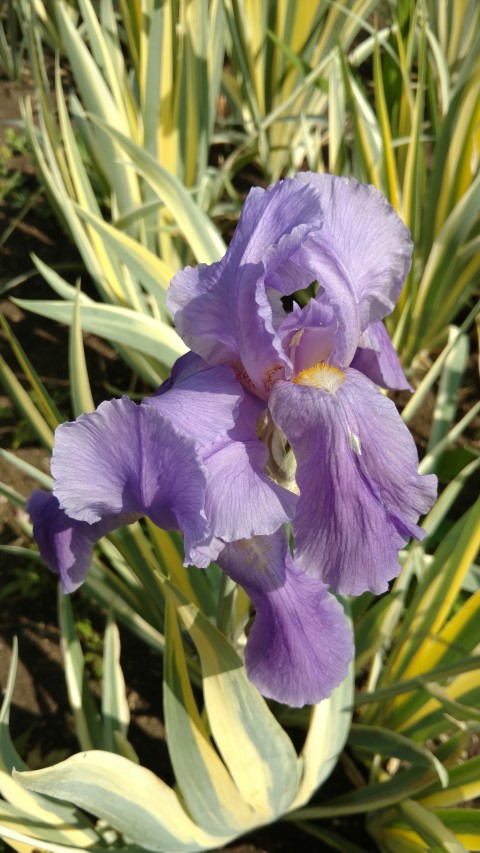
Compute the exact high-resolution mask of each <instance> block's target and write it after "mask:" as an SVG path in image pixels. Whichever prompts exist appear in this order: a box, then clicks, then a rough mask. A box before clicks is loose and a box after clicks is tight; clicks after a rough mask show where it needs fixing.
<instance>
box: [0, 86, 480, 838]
mask: <svg viewBox="0 0 480 853" xmlns="http://www.w3.org/2000/svg"><path fill="white" fill-rule="evenodd" d="M21 91H22V90H21V88H20V89H19V87H18V86H14V84H11V83H5V82H4V81H3V82H2V81H0V121H4V120H5V119H7V120H9V121H12V120H15V119H16V118H18V107H17V104H18V95H19V93H21ZM0 127H1V125H0ZM0 145H1V137H0ZM11 170H12V172H14V171H15V172H19V173H20V175H21V179H20V181H19V187H21V190H22V192H21V193H20V202H18V198H19V197H18V195H17V201H15V200H13V201H12V200H11V199H9V198H7V199H3V201H1V197H0V264H1V271H0V311H2V312H3V313H4V315H5V316H6V318H7V320H8V321H9V323H10V325H11V326H12V328H13V330H14V332H15V334H16V336H17V337H18V339H19V340H20V342H21V344H22V347H23V348H24V349H25V351H26V353H27V354H28V355H29V357H30V358H31V360H32V361H33V363H34V366H35V369H36V370H37V372H38V373H39V375H40V378H41V379H42V381H43V382H44V383H45V385H46V386H47V387H48V389H49V391H50V393H51V394H52V395H53V396H54V397H55V399H56V400H57V401H58V404H59V406H60V407H61V408H62V409H63V410H64V411H66V408H65V407H66V406H67V405H68V404H67V401H68V397H69V394H68V388H69V380H68V335H67V332H66V330H65V329H64V328H62V327H60V326H59V325H58V324H56V323H54V322H51V321H48V320H44V319H40V318H37V317H35V316H34V315H29V314H27V313H26V312H25V311H23V310H22V309H20V308H19V307H18V306H16V305H14V303H12V302H11V301H9V296H12V295H13V296H19V297H20V296H21V297H23V298H30V297H35V298H42V297H46V298H51V291H50V290H49V288H48V286H47V285H46V283H45V282H44V281H43V280H42V279H41V277H40V276H39V275H35V276H31V277H27V278H19V276H21V274H23V273H25V272H27V271H28V270H29V268H30V267H31V264H30V261H29V255H30V253H32V252H34V253H35V254H36V255H38V256H39V257H40V258H41V259H42V260H43V261H45V262H46V263H47V264H49V265H58V264H66V265H69V266H70V267H71V268H75V266H77V265H78V267H79V268H80V264H79V258H78V255H77V251H76V249H75V247H74V246H73V245H72V244H71V242H70V241H69V239H68V238H67V236H66V235H65V234H63V233H62V231H61V230H60V228H59V226H58V224H57V222H56V221H55V220H54V219H53V218H52V217H51V216H48V215H46V214H47V209H46V206H45V204H44V203H43V197H42V194H41V192H40V190H39V187H38V184H37V181H36V177H35V173H34V170H33V169H32V168H31V166H30V164H29V163H28V161H27V160H25V158H22V156H19V157H18V158H15V159H14V160H12V163H11ZM33 194H35V196H36V198H37V200H36V203H35V205H34V206H32V207H31V208H30V209H27V210H26V211H23V210H22V209H21V208H20V209H19V204H21V202H22V199H23V201H26V200H27V199H28V197H30V196H32V195H33ZM24 207H25V205H24ZM2 235H3V238H5V235H7V237H6V239H3V238H2ZM12 279H16V281H15V286H14V287H11V286H10V284H9V283H11V281H12ZM86 286H87V287H88V282H87V283H86ZM85 349H86V356H87V362H88V367H89V375H90V377H92V378H93V379H94V385H93V388H92V391H93V395H94V399H95V402H96V403H97V404H98V403H99V402H100V401H101V400H102V399H104V398H106V397H108V396H112V391H111V389H112V387H114V388H118V387H121V388H126V387H130V388H131V387H132V382H133V381H134V380H133V378H132V376H131V374H130V373H129V372H128V370H126V368H125V366H124V365H123V363H122V362H121V361H120V359H119V358H118V357H117V355H116V353H115V351H114V350H113V349H112V348H111V347H109V346H108V344H106V343H105V342H104V341H101V340H99V339H98V338H95V336H92V335H86V336H85ZM0 353H1V354H2V355H3V357H4V358H5V359H6V361H7V362H8V363H9V365H10V366H11V368H12V370H14V372H15V374H16V375H17V377H18V378H20V380H21V381H24V380H25V377H24V376H22V373H21V371H20V369H19V367H18V364H17V363H16V362H15V359H14V358H13V356H12V354H11V351H10V348H9V345H8V343H7V341H6V338H5V335H4V334H3V333H0ZM474 358H475V357H472V366H471V369H472V373H471V376H470V381H471V387H470V388H469V390H468V392H464V399H463V400H462V408H464V409H465V410H466V409H467V408H469V407H470V405H471V399H472V398H475V399H476V398H477V397H478V385H477V387H475V383H478V369H477V371H476V372H475V360H474ZM139 390H140V389H139ZM432 405H433V395H432V399H431V400H430V405H429V406H428V405H427V407H425V408H424V409H423V411H422V413H421V414H420V415H418V417H417V418H416V420H415V422H414V425H413V427H414V431H415V435H416V438H417V440H418V444H419V449H420V453H422V452H424V450H425V445H426V439H427V436H428V431H429V426H430V423H431V414H432ZM478 432H479V424H478V423H476V424H475V425H474V427H472V433H471V435H472V437H476V436H478ZM0 446H1V447H2V448H5V449H11V450H13V452H15V453H16V454H17V455H18V456H19V457H20V458H21V459H24V460H25V461H27V462H29V463H31V464H33V465H35V466H36V467H38V468H40V469H41V470H43V471H45V472H47V471H48V470H49V454H48V452H47V451H45V450H44V449H42V448H40V447H39V446H38V443H37V441H36V440H35V437H34V436H33V435H29V434H28V432H26V430H25V425H24V423H23V421H22V419H21V418H20V417H19V416H18V414H16V413H15V411H14V410H13V408H12V406H11V403H10V401H9V399H8V397H7V396H6V395H5V394H4V393H3V392H2V389H1V387H0ZM0 481H2V482H4V483H6V484H7V485H9V486H11V487H12V488H14V489H15V490H17V491H18V492H19V493H20V494H22V495H23V496H25V497H26V496H27V495H28V494H29V492H30V490H31V489H32V487H35V483H33V482H32V481H30V480H29V478H28V477H26V476H25V475H23V474H21V473H20V472H19V471H18V470H17V469H15V468H12V467H11V466H9V465H7V464H6V463H5V462H3V461H2V460H0ZM22 518H23V514H22V512H21V511H20V510H14V509H13V508H12V506H11V505H10V504H9V503H8V502H7V500H6V499H5V498H2V497H1V496H0V544H10V545H11V544H18V545H23V546H25V544H26V541H27V540H26V539H25V536H24V534H23V531H22ZM2 590H3V596H2ZM75 608H76V612H77V614H79V615H84V616H86V617H87V618H88V619H90V621H91V623H92V626H93V630H94V632H95V631H96V632H98V634H99V635H101V633H102V630H103V624H104V614H101V613H98V612H95V611H92V607H91V605H89V604H88V602H87V601H86V599H85V598H84V597H83V596H82V593H81V592H79V593H78V594H77V595H76V596H75ZM14 636H17V637H18V641H19V653H20V661H19V667H18V673H17V680H16V686H15V692H14V700H13V705H12V709H11V715H10V718H11V731H12V735H13V738H14V741H15V743H16V746H17V749H18V750H19V752H20V753H21V754H22V756H23V757H24V758H25V760H26V761H27V763H28V764H29V766H30V767H31V768H32V769H34V768H37V767H42V766H47V765H49V764H52V763H54V762H56V761H59V760H61V759H63V758H65V757H67V756H68V755H69V754H71V753H72V752H74V751H77V750H78V748H79V747H78V744H77V741H76V738H75V733H74V725H73V718H72V714H71V711H70V708H69V704H68V698H67V693H66V688H65V682H64V677H63V668H62V657H61V651H60V646H59V630H58V625H57V615H56V580H55V578H54V577H53V576H51V575H50V574H49V572H48V571H47V570H46V569H44V568H43V567H42V566H40V565H39V564H38V563H34V562H32V561H30V560H26V559H24V558H20V557H15V558H12V557H11V556H8V557H7V555H6V554H5V553H2V552H1V551H0V686H3V685H4V684H5V681H6V677H7V672H8V666H9V661H10V653H11V644H12V639H13V637H14ZM121 639H122V667H123V670H124V674H125V679H126V683H127V692H128V702H129V706H130V711H131V726H130V732H129V737H130V739H131V742H132V745H133V746H134V748H135V750H136V751H137V753H138V755H139V757H140V760H141V761H142V763H144V764H145V765H146V766H148V767H150V768H151V769H152V770H153V771H154V772H156V773H157V774H158V775H160V776H161V777H162V778H163V779H164V780H165V781H166V782H168V783H171V782H172V781H173V774H172V770H171V766H170V762H169V758H168V751H167V748H166V744H165V738H164V728H163V723H162V717H161V676H162V667H161V660H160V659H159V657H158V656H156V655H155V654H153V653H152V652H151V651H150V650H148V649H146V647H145V646H144V645H143V644H142V643H141V642H140V641H138V640H136V639H135V638H134V637H133V636H131V635H130V634H129V633H128V632H127V631H123V630H122V631H121ZM91 678H92V684H93V685H94V688H95V685H96V684H97V681H96V673H95V655H93V657H92V664H91ZM338 785H340V786H341V787H343V789H344V790H345V780H344V777H343V771H342V769H341V767H338V768H337V770H336V771H335V774H334V775H333V776H332V778H331V780H330V781H329V783H328V784H327V790H326V791H324V794H325V793H329V794H331V792H332V789H333V790H335V788H336V787H337V786H338ZM335 830H336V831H337V832H344V833H345V834H346V836H349V837H350V838H354V839H355V841H356V842H357V843H358V844H361V845H362V844H363V846H364V849H365V850H372V851H373V850H374V849H375V845H374V843H373V841H372V840H371V839H370V838H369V837H368V836H367V835H366V832H365V829H364V826H363V819H362V817H361V816H360V817H359V818H358V819H355V820H353V821H350V823H349V824H346V823H345V824H344V825H342V824H340V825H339V826H336V827H335ZM226 849H228V850H230V851H231V853H289V851H296V850H299V849H301V850H303V851H306V853H315V852H316V851H319V853H321V851H322V850H329V849H330V848H329V847H327V846H325V845H324V844H323V842H320V841H319V840H318V839H314V838H312V837H311V836H308V835H306V834H304V833H302V832H301V831H300V830H299V829H297V828H296V827H294V826H292V825H289V824H287V823H281V824H277V825H275V826H271V827H267V828H265V829H264V830H261V831H259V832H256V833H254V834H252V835H251V836H249V837H247V838H245V839H243V840H241V841H240V842H236V843H234V844H232V845H229V846H228V848H226Z"/></svg>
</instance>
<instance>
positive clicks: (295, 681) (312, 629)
mask: <svg viewBox="0 0 480 853" xmlns="http://www.w3.org/2000/svg"><path fill="white" fill-rule="evenodd" d="M218 563H219V565H220V566H221V567H222V568H223V569H224V571H225V572H226V573H227V574H228V575H229V576H230V577H231V578H232V579H233V580H234V581H236V582H237V583H239V584H240V585H241V586H243V588H244V589H245V590H246V592H247V593H248V595H249V596H250V598H251V600H252V602H253V604H254V606H255V611H256V616H255V621H254V624H253V627H252V629H251V632H250V635H249V637H248V642H247V647H246V650H245V664H246V668H247V673H248V676H249V678H250V680H251V681H252V682H253V683H254V684H255V685H256V687H257V688H258V689H259V691H260V692H261V693H263V695H264V696H267V697H269V698H271V699H276V700H277V702H284V703H285V704H287V705H290V706H292V707H301V706H302V705H306V704H314V703H316V702H319V701H320V700H321V699H324V698H325V697H327V696H329V695H330V693H331V692H332V690H333V689H334V687H336V686H337V684H340V682H341V681H343V679H344V678H345V676H346V675H347V671H348V664H349V662H350V661H351V659H352V657H353V651H354V650H353V638H352V632H351V630H350V626H349V624H348V622H347V619H346V617H345V614H344V612H343V608H342V607H341V605H340V604H339V602H338V601H337V600H336V599H335V597H334V596H333V595H331V593H329V592H328V589H327V586H326V585H325V584H323V583H321V582H320V581H318V580H317V579H316V578H312V577H308V576H307V575H305V574H304V573H302V572H301V571H300V570H299V569H298V567H297V566H296V564H295V562H294V561H293V560H292V558H291V556H290V552H289V548H288V542H287V538H286V535H285V532H284V531H283V530H282V531H279V532H278V533H276V534H275V535H274V536H268V537H265V536H257V537H256V538H254V539H251V540H244V541H243V542H236V543H234V544H232V545H228V546H227V547H226V548H225V550H224V551H223V552H222V553H221V555H220V557H219V558H218Z"/></svg>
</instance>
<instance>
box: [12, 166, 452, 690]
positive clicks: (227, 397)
mask: <svg viewBox="0 0 480 853" xmlns="http://www.w3.org/2000/svg"><path fill="white" fill-rule="evenodd" d="M410 256H411V241H410V237H409V233H408V231H407V229H406V228H405V227H404V226H403V225H402V223H401V221H400V219H399V218H398V217H397V215H396V214H395V212H394V211H393V209H392V208H391V207H390V206H389V205H388V203H387V202H386V200H385V199H384V198H383V197H382V196H381V195H380V194H379V193H378V192H376V191H375V190H374V189H373V188H372V187H366V186H363V185H361V184H359V183H357V182H356V181H346V180H344V179H339V178H334V177H331V176H328V175H325V176H319V175H313V174H309V173H303V174H300V175H298V176H297V177H296V178H294V179H290V180H285V181H283V182H280V183H278V184H275V185H274V186H273V187H271V188H270V189H269V190H267V191H264V190H260V189H255V190H252V191H251V193H250V194H249V196H248V198H247V200H246V202H245V206H244V209H243V212H242V216H241V218H240V221H239V224H238V227H237V229H236V232H235V234H234V237H233V239H232V242H231V244H230V247H229V249H228V251H227V253H226V254H225V256H224V258H223V259H222V260H221V261H220V262H219V263H216V264H212V265H210V266H199V267H197V268H195V269H193V268H187V269H185V270H183V271H182V272H180V273H178V274H177V276H175V278H174V279H173V281H172V284H171V288H170V291H169V304H170V308H171V310H172V314H173V316H174V321H175V324H176V327H177V330H178V332H179V334H180V335H181V336H182V337H183V339H184V340H185V342H186V343H187V344H188V346H189V347H190V348H191V352H190V353H188V354H187V355H186V356H183V357H182V358H181V359H179V360H178V362H177V363H176V365H175V366H174V368H173V371H172V376H171V378H170V379H169V380H168V381H167V382H165V383H164V384H163V385H162V386H161V387H160V388H159V389H158V391H157V392H156V394H154V395H153V396H151V397H148V398H146V399H145V400H143V401H142V403H141V404H140V405H136V404H135V403H133V402H132V401H131V400H129V399H128V398H123V399H121V400H111V401H109V402H105V403H102V404H101V405H100V406H99V408H98V409H97V411H95V412H93V413H90V414H85V415H81V416H80V418H78V419H77V420H76V421H75V422H73V423H68V424H64V425H62V426H60V427H59V428H58V429H57V432H56V439H55V448H54V453H53V459H52V472H53V475H54V490H53V495H48V494H46V493H43V492H34V493H33V495H32V496H31V498H30V500H29V504H28V508H29V511H30V514H31V518H32V522H33V528H34V535H35V538H36V539H37V542H38V544H39V547H40V550H41V553H42V555H43V557H44V559H45V560H46V562H47V564H48V565H49V566H50V568H51V569H52V570H53V571H55V572H57V573H58V574H59V576H60V580H61V583H62V588H63V590H64V592H72V591H73V590H74V589H76V588H77V587H78V586H79V585H80V584H81V583H82V582H83V580H84V579H85V577H86V574H87V572H88V568H89V564H90V561H91V553H92V547H93V545H94V543H95V542H96V541H97V540H98V539H99V538H100V537H101V536H103V535H105V534H106V533H109V532H111V531H112V530H113V529H115V528H116V527H119V526H121V525H123V524H127V523H129V522H130V521H132V520H134V519H136V518H139V517H140V516H142V515H147V516H149V517H150V518H151V519H152V520H153V521H154V522H155V523H156V524H158V525H159V526H161V527H163V528H165V529H167V530H169V529H173V528H177V527H179V528H180V529H181V530H182V532H183V535H184V542H185V563H186V564H189V563H193V564H194V565H196V566H199V567H205V566H207V565H208V564H209V563H210V562H211V561H212V560H216V561H217V562H218V564H219V565H220V566H221V568H222V569H223V570H224V571H225V572H226V573H227V574H228V575H229V576H230V577H231V578H232V579H233V580H235V581H236V582H238V583H240V584H241V585H242V586H243V587H244V588H245V590H246V591H247V593H248V594H249V596H250V598H251V600H252V602H253V604H254V606H255V610H256V618H255V622H254V624H253V628H252V630H251V632H250V635H249V638H248V642H247V647H246V652H245V662H246V666H247V672H248V673H249V676H250V678H251V679H252V681H253V682H254V683H255V684H256V685H257V686H258V688H259V689H260V690H261V692H262V693H263V694H264V695H266V696H268V697H271V698H274V699H277V700H279V701H282V702H286V703H288V704H290V705H294V706H295V705H303V704H305V703H313V702H318V701H319V700H320V699H322V698H323V697H325V696H327V695H329V693H330V692H331V690H332V689H333V688H334V687H335V686H336V685H337V684H338V683H339V682H340V681H341V680H343V678H344V677H345V675H346V672H347V668H348V664H349V661H350V660H351V658H352V655H353V643H352V636H351V631H350V628H349V626H348V623H347V621H346V619H345V617H344V614H343V609H342V607H341V605H340V604H339V602H338V601H337V600H336V598H335V597H334V596H333V595H332V594H331V592H330V591H329V587H330V588H331V589H333V591H334V592H340V593H348V594H353V595H358V594H360V593H362V592H364V591H365V590H371V591H372V592H373V593H380V592H383V591H384V590H386V589H387V586H388V582H389V580H390V579H391V578H392V577H394V576H395V575H396V574H397V573H398V570H399V568H398V551H399V549H400V548H401V547H402V546H403V545H404V544H405V543H406V542H407V540H408V539H409V538H410V537H411V536H415V537H417V538H421V536H422V530H421V529H420V528H419V527H418V526H417V521H418V518H419V515H421V514H423V513H425V512H427V511H428V509H430V507H431V505H432V503H433V500H434V497H435V491H436V480H435V477H433V476H423V477H422V476H419V474H418V471H417V467H418V459H417V454H416V450H415V446H414V443H413V440H412V438H411V436H410V434H409V432H408V430H407V428H406V427H405V426H404V424H403V423H402V421H401V419H400V417H399V415H398V413H397V410H396V408H395V406H394V404H393V403H392V402H391V401H390V400H389V399H388V398H387V397H385V396H384V395H383V394H382V393H381V391H380V390H379V389H378V388H377V385H382V386H383V387H385V388H407V387H409V386H408V382H407V380H406V378H405V376H404V373H403V371H402V369H401V367H400V364H399V362H398V358H397V356H396V354H395V351H394V349H393V346H392V344H391V342H390V339H389V337H388V334H387V332H386V330H385V327H384V326H383V323H382V319H383V318H384V317H385V316H386V315H387V314H388V313H389V312H390V311H391V310H392V308H393V306H394V304H395V301H396V300H397V298H398V296H399V293H400V289H401V286H402V283H403V280H404V278H405V275H406V273H407V271H408V269H409V265H410ZM307 288H308V292H309V293H311V292H312V288H314V289H315V290H316V293H315V296H314V297H313V298H311V299H310V300H309V301H306V303H305V304H303V305H301V304H300V302H299V299H300V297H299V296H298V295H297V301H293V300H292V299H291V296H292V294H298V292H300V295H301V292H302V291H303V292H304V293H305V292H306V289H307ZM304 302H305V300H304ZM285 306H287V308H290V309H291V310H289V311H287V310H285ZM289 522H291V532H292V534H293V543H294V550H293V555H292V554H291V553H290V544H289V539H288V537H287V533H286V528H285V525H286V523H289Z"/></svg>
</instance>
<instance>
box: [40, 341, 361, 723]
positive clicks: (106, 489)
mask: <svg viewBox="0 0 480 853" xmlns="http://www.w3.org/2000/svg"><path fill="white" fill-rule="evenodd" d="M262 408H263V404H262V403H261V402H260V401H258V400H256V399H255V398H253V397H251V396H250V395H248V394H247V393H246V392H245V391H244V389H243V388H242V386H241V385H239V383H238V382H237V380H236V378H235V374H234V372H233V370H232V369H231V368H230V367H229V366H227V365H221V366H219V367H209V366H208V365H206V364H205V362H203V361H202V359H200V358H198V356H195V355H194V354H193V353H189V354H187V355H186V356H184V357H183V358H181V359H179V361H178V362H177V364H176V365H175V367H174V370H173V372H172V377H171V379H170V380H168V381H167V382H165V383H164V385H163V386H162V387H161V388H160V389H159V391H158V392H157V394H156V395H154V396H153V397H149V398H146V399H145V400H144V401H143V402H142V403H141V404H140V405H136V404H135V403H133V402H132V401H131V400H129V399H128V398H126V397H124V398H122V399H121V400H111V401H109V402H105V403H102V404H101V405H100V406H99V408H98V409H97V410H96V411H95V412H93V413H91V414H85V415H81V416H80V417H79V418H77V420H76V421H74V422H72V423H67V424H63V425H61V426H59V427H58V428H57V430H56V433H55V447H54V452H53V458H52V473H53V474H54V478H55V479H54V493H53V494H48V493H47V492H42V491H35V492H33V493H32V495H31V496H30V498H29V501H28V504H27V508H28V511H29V512H30V517H31V520H32V524H33V532H34V536H35V539H36V541H37V543H38V546H39V548H40V552H41V554H42V556H43V558H44V560H45V562H46V563H47V565H48V566H49V568H50V569H51V570H52V571H53V572H55V573H56V574H58V575H59V577H60V581H61V585H62V589H63V591H64V592H65V593H70V592H73V591H74V590H76V589H77V588H78V587H79V586H80V585H81V584H82V583H83V582H84V580H85V577H86V575H87V573H88V569H89V567H90V562H91V559H92V549H93V546H94V544H95V543H96V542H97V541H98V539H100V538H101V537H102V536H105V535H106V534H108V533H110V532H112V531H113V530H114V529H116V528H118V527H121V526H123V525H125V524H129V523H130V522H132V521H134V520H136V519H138V518H140V517H141V516H144V515H147V516H149V517H150V518H151V519H152V520H153V521H154V522H155V523H156V524H157V525H159V526H160V527H163V528H165V529H172V528H177V527H179V528H180V529H181V530H182V532H183V534H184V544H185V562H186V564H188V563H195V564H196V565H199V566H206V565H208V564H209V562H210V561H211V559H212V557H216V558H217V561H218V563H219V565H220V566H221V568H222V569H223V570H224V571H225V572H226V573H227V574H228V575H229V576H230V577H231V578H233V579H234V580H235V581H237V582H238V583H241V584H242V585H243V587H244V588H245V590H246V591H247V593H248V594H249V596H250V598H251V599H252V602H253V603H254V605H255V608H256V617H255V622H254V625H253V628H252V631H251V633H250V636H249V639H248V641H247V646H246V666H247V672H248V673H249V676H250V678H251V680H252V681H253V682H254V683H255V684H256V685H257V687H258V688H259V689H260V690H261V691H262V693H263V694H264V695H266V696H268V697H271V698H274V699H277V700H278V701H281V702H285V703H288V704H289V705H292V706H295V705H303V704H305V703H315V702H318V701H320V699H322V698H324V697H325V696H327V695H328V694H329V693H330V692H331V691H332V689H333V688H334V687H335V686H336V685H337V684H338V683H339V682H340V681H341V680H342V679H343V678H344V677H345V675H346V673H347V669H348V664H349V661H350V660H351V659H352V656H353V640H352V634H351V630H350V627H349V625H348V623H347V621H346V619H345V616H344V613H343V609H342V607H341V605H340V604H339V603H338V602H337V600H336V599H335V598H334V596H333V595H331V593H330V592H329V591H328V588H327V586H326V584H324V583H322V582H319V581H317V580H315V579H313V578H309V577H307V576H306V575H305V574H304V573H303V572H302V571H301V570H300V569H299V568H298V566H297V565H296V564H295V561H294V560H293V559H292V557H291V555H290V550H289V545H288V539H287V535H286V532H285V529H284V528H283V525H284V522H285V521H287V520H288V519H289V518H290V517H291V516H292V515H293V514H294V508H295V503H296V501H297V496H296V495H294V494H292V493H291V492H289V491H287V490H285V489H284V488H282V487H281V486H279V485H277V484H275V483H272V482H271V481H270V478H269V477H268V475H267V474H265V473H264V471H263V468H264V467H265V465H266V463H267V459H268V450H267V448H266V447H265V445H264V444H263V443H262V442H261V441H260V440H259V438H258V436H257V435H256V432H255V423H256V420H257V419H258V417H259V413H260V411H261V409H262ZM252 423H253V429H252V426H251V425H252ZM192 433H194V435H195V437H194V438H193V437H192V435H191V434H192ZM237 479H239V480H240V481H241V483H242V487H241V489H238V487H237V485H236V482H235V481H236V480H237ZM258 530H262V531H263V532H264V535H257V531H258ZM265 534H270V535H265Z"/></svg>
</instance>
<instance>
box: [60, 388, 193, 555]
mask: <svg viewBox="0 0 480 853" xmlns="http://www.w3.org/2000/svg"><path fill="white" fill-rule="evenodd" d="M52 473H53V475H54V478H55V483H54V494H55V496H56V497H57V498H58V501H59V504H60V506H61V508H62V509H63V510H65V512H66V513H67V515H68V516H70V518H73V519H75V520H76V521H85V522H87V523H88V524H90V525H92V524H95V523H97V522H99V521H101V520H102V519H104V518H106V517H110V516H118V519H119V525H117V526H120V524H122V520H121V519H122V518H123V516H124V515H125V514H130V513H135V514H136V515H138V516H140V515H148V516H149V517H150V518H151V519H152V521H153V522H154V523H155V524H157V525H158V526H159V527H164V528H165V529H167V530H170V529H172V528H176V527H180V528H181V530H182V532H183V534H184V538H185V552H186V555H187V558H188V553H189V550H190V548H191V547H192V546H193V545H194V544H195V543H196V542H198V541H199V540H201V539H203V538H204V536H205V535H206V533H207V522H206V518H205V511H204V501H205V487H206V477H205V471H204V466H203V464H202V462H201V460H200V458H199V456H198V453H197V445H196V442H195V441H194V439H192V438H189V437H187V436H186V435H184V434H183V433H181V432H180V431H179V430H178V429H176V427H175V426H174V425H173V424H172V423H171V422H170V421H169V420H168V419H167V418H165V417H163V416H162V415H161V414H160V413H159V412H157V411H156V409H155V408H154V407H153V406H145V405H140V406H137V405H136V404H135V403H133V402H132V401H131V400H129V399H128V398H127V397H124V398H122V399H121V400H110V401H108V402H105V403H102V404H101V405H100V406H99V407H98V409H97V410H96V411H95V412H92V413H91V414H86V415H80V417H79V418H77V420H76V421H74V422H72V423H67V424H62V425H61V426H60V427H58V428H57V430H56V433H55V448H54V452H53V459H52Z"/></svg>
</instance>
